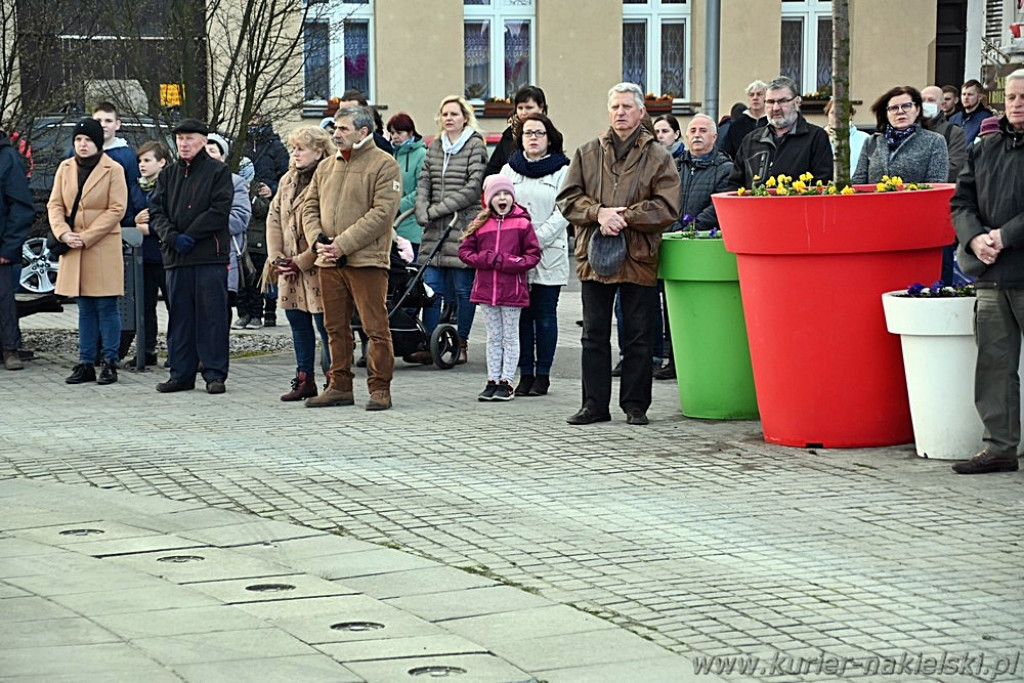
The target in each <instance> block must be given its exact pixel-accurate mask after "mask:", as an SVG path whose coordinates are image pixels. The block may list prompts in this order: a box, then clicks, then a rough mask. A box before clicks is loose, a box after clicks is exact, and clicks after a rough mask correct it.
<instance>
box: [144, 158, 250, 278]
mask: <svg viewBox="0 0 1024 683" xmlns="http://www.w3.org/2000/svg"><path fill="white" fill-rule="evenodd" d="M234 197H235V186H234V183H233V182H232V180H231V171H230V170H229V169H228V167H227V165H226V164H223V163H221V162H219V161H216V160H214V159H211V158H210V157H209V156H207V154H206V151H205V150H200V151H199V152H198V153H197V154H196V156H195V158H194V159H192V161H191V162H187V161H185V160H184V159H178V160H177V161H175V162H174V163H173V164H171V165H170V166H168V167H167V168H165V169H164V170H163V171H161V172H160V175H159V176H158V177H157V181H156V191H155V192H154V193H153V196H152V197H151V198H150V209H149V220H150V225H151V226H152V228H153V230H155V231H156V234H157V235H159V236H160V245H161V248H162V249H163V256H164V268H179V267H181V266H205V265H218V264H224V265H225V266H227V264H228V262H229V254H230V249H231V245H230V238H229V235H230V232H229V230H228V215H229V214H230V213H231V203H232V201H233V200H234ZM182 234H184V235H188V236H189V237H191V238H192V239H194V240H195V241H196V246H195V247H194V248H193V249H192V251H190V252H189V253H187V254H179V253H178V252H177V251H176V250H175V249H174V241H175V239H176V238H177V237H178V235H182Z"/></svg>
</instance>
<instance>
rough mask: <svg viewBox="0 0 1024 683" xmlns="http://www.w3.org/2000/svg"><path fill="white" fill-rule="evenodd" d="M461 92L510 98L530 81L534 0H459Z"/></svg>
mask: <svg viewBox="0 0 1024 683" xmlns="http://www.w3.org/2000/svg"><path fill="white" fill-rule="evenodd" d="M463 5H464V8H463V9H464V12H463V17H464V19H463V22H464V23H463V26H464V31H465V37H464V41H465V64H466V82H465V95H466V97H467V98H468V99H471V100H483V99H487V98H490V97H511V96H513V95H515V93H516V91H517V90H519V88H521V87H523V86H524V85H529V84H530V83H533V82H534V44H535V40H534V30H535V24H536V22H535V21H534V17H535V15H536V8H535V5H534V0H463Z"/></svg>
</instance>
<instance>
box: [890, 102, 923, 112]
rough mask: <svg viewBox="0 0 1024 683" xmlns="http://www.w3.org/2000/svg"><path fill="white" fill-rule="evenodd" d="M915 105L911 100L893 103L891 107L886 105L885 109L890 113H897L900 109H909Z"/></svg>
mask: <svg viewBox="0 0 1024 683" xmlns="http://www.w3.org/2000/svg"><path fill="white" fill-rule="evenodd" d="M915 106H916V105H915V104H914V103H913V102H904V103H903V104H894V105H892V106H891V107H886V108H885V110H886V111H887V112H889V113H890V114H899V113H900V112H901V111H910V110H911V109H913V108H914V107H915Z"/></svg>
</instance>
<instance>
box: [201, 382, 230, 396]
mask: <svg viewBox="0 0 1024 683" xmlns="http://www.w3.org/2000/svg"><path fill="white" fill-rule="evenodd" d="M226 390H227V387H225V386H224V380H222V379H211V380H210V381H209V382H207V383H206V393H208V394H223V393H224V392H225V391H226Z"/></svg>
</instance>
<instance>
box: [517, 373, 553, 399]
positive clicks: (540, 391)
mask: <svg viewBox="0 0 1024 683" xmlns="http://www.w3.org/2000/svg"><path fill="white" fill-rule="evenodd" d="M550 386H551V377H549V376H548V375H537V379H535V380H533V386H532V387H530V396H544V395H545V394H547V393H548V388H549V387H550ZM516 393H517V394H519V395H520V396H522V394H520V393H519V389H516Z"/></svg>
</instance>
